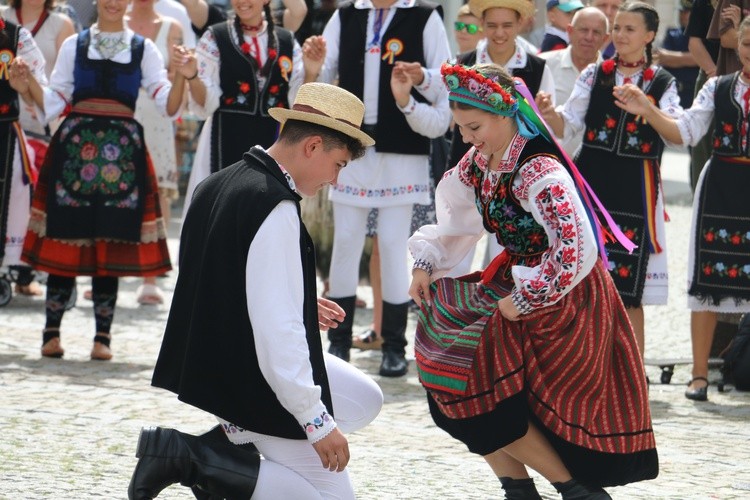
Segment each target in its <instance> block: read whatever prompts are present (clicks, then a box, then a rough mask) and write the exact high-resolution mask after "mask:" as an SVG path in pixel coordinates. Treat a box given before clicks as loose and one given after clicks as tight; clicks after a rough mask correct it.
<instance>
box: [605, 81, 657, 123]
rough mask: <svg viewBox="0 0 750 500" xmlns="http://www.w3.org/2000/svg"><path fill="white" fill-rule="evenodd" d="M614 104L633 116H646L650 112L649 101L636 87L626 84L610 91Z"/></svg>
mask: <svg viewBox="0 0 750 500" xmlns="http://www.w3.org/2000/svg"><path fill="white" fill-rule="evenodd" d="M612 95H613V96H614V98H615V104H616V105H617V106H618V107H619V108H621V109H624V110H625V111H627V112H628V113H631V114H633V115H641V116H644V115H647V114H648V113H649V112H650V111H651V106H652V104H651V101H649V99H648V96H647V95H646V94H644V93H643V91H642V90H641V89H640V88H638V86H636V85H633V84H632V83H628V84H626V85H622V86H619V87H615V88H614V89H613V90H612Z"/></svg>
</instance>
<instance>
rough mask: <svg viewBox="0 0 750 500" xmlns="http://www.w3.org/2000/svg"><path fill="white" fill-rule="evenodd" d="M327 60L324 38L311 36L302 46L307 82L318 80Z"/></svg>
mask: <svg viewBox="0 0 750 500" xmlns="http://www.w3.org/2000/svg"><path fill="white" fill-rule="evenodd" d="M325 58H326V41H325V39H324V38H323V37H322V36H319V35H318V36H311V37H309V38H308V39H307V40H305V42H304V43H303V44H302V62H303V63H304V65H305V81H312V80H315V79H316V78H318V75H319V74H320V70H321V68H322V67H323V63H324V62H325Z"/></svg>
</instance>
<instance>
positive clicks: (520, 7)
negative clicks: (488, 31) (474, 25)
mask: <svg viewBox="0 0 750 500" xmlns="http://www.w3.org/2000/svg"><path fill="white" fill-rule="evenodd" d="M495 7H500V8H503V9H510V10H515V11H516V12H518V13H519V14H520V15H521V19H526V18H528V17H531V16H533V15H534V11H535V10H536V7H534V4H533V3H532V2H529V0H469V8H470V9H471V13H472V14H474V15H475V16H477V17H478V18H481V17H482V14H483V13H484V11H485V10H487V9H494V8H495Z"/></svg>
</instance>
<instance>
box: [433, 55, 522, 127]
mask: <svg viewBox="0 0 750 500" xmlns="http://www.w3.org/2000/svg"><path fill="white" fill-rule="evenodd" d="M440 74H441V75H443V81H444V82H445V86H446V87H448V92H449V96H448V98H449V99H450V100H451V101H457V102H462V103H464V104H468V105H470V106H474V107H477V108H479V109H482V110H484V111H489V112H490V113H495V114H498V115H503V116H513V115H514V114H515V113H516V111H517V110H518V99H516V97H515V96H514V94H515V89H513V88H512V87H503V86H502V85H500V84H499V83H498V82H496V81H495V80H493V79H492V78H490V77H487V76H484V75H483V74H481V73H480V72H478V71H476V70H474V69H471V68H467V67H466V66H464V65H462V64H448V63H444V64H443V65H442V66H441V68H440Z"/></svg>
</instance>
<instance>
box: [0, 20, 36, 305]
mask: <svg viewBox="0 0 750 500" xmlns="http://www.w3.org/2000/svg"><path fill="white" fill-rule="evenodd" d="M40 84H41V85H46V84H47V77H46V76H45V75H44V57H43V56H42V53H41V51H40V50H39V48H38V47H37V46H36V44H35V43H34V39H33V38H32V36H31V33H29V32H28V30H26V29H25V28H21V27H19V26H17V25H16V24H14V23H11V22H5V21H3V20H2V19H0V265H2V266H3V267H10V268H12V269H13V270H14V271H15V272H16V273H17V276H16V293H20V294H24V295H38V293H37V290H38V285H37V284H36V283H34V282H33V279H32V278H33V275H32V272H31V268H30V267H28V266H26V265H23V264H22V262H21V249H22V248H23V239H24V235H25V234H26V227H27V226H28V224H29V205H30V204H31V194H32V189H33V185H34V182H35V181H36V170H35V169H34V168H33V166H32V164H31V162H30V159H29V156H28V154H27V151H26V141H25V139H24V135H23V131H22V130H21V125H20V123H19V111H20V107H21V103H23V105H25V106H39V107H41V106H42V105H43V102H42V93H41V92H42V90H41V87H40ZM19 96H21V97H22V99H19V98H18V97H19Z"/></svg>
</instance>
